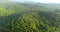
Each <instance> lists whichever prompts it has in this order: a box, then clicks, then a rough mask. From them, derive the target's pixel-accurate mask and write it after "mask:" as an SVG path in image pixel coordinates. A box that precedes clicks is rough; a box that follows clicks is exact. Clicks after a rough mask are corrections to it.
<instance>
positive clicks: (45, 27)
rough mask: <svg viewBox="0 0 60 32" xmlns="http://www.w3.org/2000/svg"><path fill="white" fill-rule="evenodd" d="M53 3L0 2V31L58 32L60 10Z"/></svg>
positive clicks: (59, 31) (59, 27)
mask: <svg viewBox="0 0 60 32" xmlns="http://www.w3.org/2000/svg"><path fill="white" fill-rule="evenodd" d="M51 5H52V6H51ZM53 5H55V4H43V3H40V4H39V3H37V4H36V3H33V4H31V3H11V2H9V3H1V5H0V32H60V11H59V9H56V7H55V6H58V4H57V5H55V6H53ZM58 8H59V7H58Z"/></svg>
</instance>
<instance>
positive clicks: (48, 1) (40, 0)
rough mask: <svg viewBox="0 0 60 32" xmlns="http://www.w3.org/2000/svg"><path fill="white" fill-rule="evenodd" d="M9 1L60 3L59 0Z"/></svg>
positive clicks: (20, 0) (19, 0)
mask: <svg viewBox="0 0 60 32" xmlns="http://www.w3.org/2000/svg"><path fill="white" fill-rule="evenodd" d="M3 1H5V0H3ZM9 1H17V2H24V1H32V2H40V3H60V0H9Z"/></svg>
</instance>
